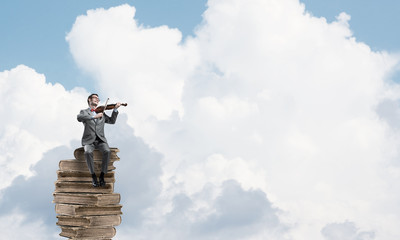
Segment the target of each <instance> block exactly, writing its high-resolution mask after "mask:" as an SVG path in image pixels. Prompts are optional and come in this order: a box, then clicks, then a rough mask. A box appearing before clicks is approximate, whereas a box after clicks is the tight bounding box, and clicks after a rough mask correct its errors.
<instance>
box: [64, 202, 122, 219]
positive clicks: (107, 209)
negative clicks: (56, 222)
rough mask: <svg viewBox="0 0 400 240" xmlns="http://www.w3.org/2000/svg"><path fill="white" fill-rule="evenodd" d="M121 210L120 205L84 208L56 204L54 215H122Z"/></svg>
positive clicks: (82, 206)
mask: <svg viewBox="0 0 400 240" xmlns="http://www.w3.org/2000/svg"><path fill="white" fill-rule="evenodd" d="M121 208H122V205H108V206H86V205H70V204H61V203H58V204H56V213H57V214H60V215H67V216H105V215H118V214H122V212H121Z"/></svg>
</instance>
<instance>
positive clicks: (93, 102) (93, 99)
mask: <svg viewBox="0 0 400 240" xmlns="http://www.w3.org/2000/svg"><path fill="white" fill-rule="evenodd" d="M89 102H90V105H92V106H97V104H99V102H100V99H99V97H97V96H96V95H93V96H92V97H91V98H90V100H89Z"/></svg>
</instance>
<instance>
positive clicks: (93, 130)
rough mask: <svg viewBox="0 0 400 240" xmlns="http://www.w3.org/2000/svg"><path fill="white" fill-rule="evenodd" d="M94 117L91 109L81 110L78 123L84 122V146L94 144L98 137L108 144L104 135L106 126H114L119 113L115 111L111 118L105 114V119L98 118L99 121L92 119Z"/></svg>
mask: <svg viewBox="0 0 400 240" xmlns="http://www.w3.org/2000/svg"><path fill="white" fill-rule="evenodd" d="M92 116H93V115H92V113H91V112H90V108H87V109H84V110H81V112H80V113H79V114H78V116H77V119H78V121H79V122H82V123H83V126H84V127H85V129H84V131H83V136H82V146H84V145H88V144H92V143H93V142H94V141H95V140H96V136H98V137H99V138H100V139H101V140H102V141H103V142H107V139H106V137H105V135H104V124H105V123H109V124H114V123H115V121H116V120H117V116H118V112H115V111H114V110H113V112H112V114H111V117H109V116H107V115H106V114H105V113H104V115H103V117H102V118H98V119H97V121H96V120H95V119H92Z"/></svg>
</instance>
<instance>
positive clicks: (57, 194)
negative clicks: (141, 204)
mask: <svg viewBox="0 0 400 240" xmlns="http://www.w3.org/2000/svg"><path fill="white" fill-rule="evenodd" d="M117 152H119V150H118V149H117V148H111V157H110V162H109V165H108V173H106V174H105V176H104V179H105V181H106V185H105V186H104V187H93V186H92V176H91V174H90V173H89V169H88V167H87V164H86V160H85V156H84V151H83V148H78V149H76V150H75V151H74V156H75V159H71V160H61V161H60V164H59V166H60V169H59V170H58V171H57V181H56V183H55V191H54V193H53V195H54V201H53V202H54V203H55V204H56V207H55V208H56V213H57V214H58V215H57V219H58V222H57V225H59V226H60V227H61V233H60V236H62V237H66V238H69V239H75V240H78V239H80V240H83V239H86V240H90V239H93V240H94V239H112V237H114V236H115V234H116V229H115V226H117V225H119V224H120V223H121V214H122V212H121V208H122V205H120V204H119V203H120V199H121V196H120V194H118V193H114V183H115V172H114V170H115V167H114V162H115V161H118V160H119V157H118V156H117ZM93 159H94V167H95V172H96V175H97V176H100V170H101V161H102V154H101V152H100V151H98V150H95V151H94V152H93Z"/></svg>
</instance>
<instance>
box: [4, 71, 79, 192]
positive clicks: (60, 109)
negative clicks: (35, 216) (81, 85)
mask: <svg viewBox="0 0 400 240" xmlns="http://www.w3.org/2000/svg"><path fill="white" fill-rule="evenodd" d="M85 96H87V93H86V92H85V91H84V90H83V89H74V90H72V91H66V90H65V89H64V87H63V86H62V85H60V84H54V85H53V84H50V83H46V80H45V76H44V75H43V74H39V73H37V72H35V70H33V69H31V68H29V67H27V66H24V65H20V66H17V67H15V68H13V69H11V70H7V71H4V72H0V98H1V99H2V100H3V104H2V105H1V107H0V110H1V112H3V113H4V117H2V118H1V124H0V152H1V153H4V154H1V156H0V166H1V168H2V174H1V176H0V182H1V183H0V190H1V189H4V188H5V187H7V186H9V185H10V183H11V182H12V180H13V179H14V178H15V177H17V176H19V175H23V176H26V177H29V176H32V175H33V174H34V173H33V172H32V171H31V170H30V167H31V166H32V165H34V164H35V163H36V162H38V161H39V160H40V159H41V158H42V155H43V153H44V152H46V151H48V150H50V149H52V148H54V147H56V146H61V145H67V144H69V141H71V140H72V139H77V138H79V135H80V134H81V131H82V130H81V129H80V128H81V126H80V125H79V124H77V122H76V120H75V118H76V114H77V112H79V108H80V107H81V106H82V103H84V102H85ZM74 120H75V121H74Z"/></svg>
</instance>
